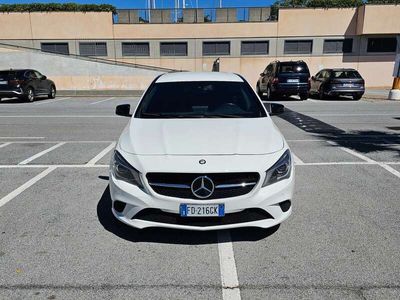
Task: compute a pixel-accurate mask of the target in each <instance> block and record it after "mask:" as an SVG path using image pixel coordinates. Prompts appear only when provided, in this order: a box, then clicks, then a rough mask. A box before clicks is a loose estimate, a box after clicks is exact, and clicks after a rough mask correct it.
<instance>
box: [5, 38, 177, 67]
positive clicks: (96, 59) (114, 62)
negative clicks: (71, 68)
mask: <svg viewBox="0 0 400 300" xmlns="http://www.w3.org/2000/svg"><path fill="white" fill-rule="evenodd" d="M0 47H5V48H11V49H24V50H28V51H33V52H41V53H45V54H49V55H58V56H64V57H71V58H75V59H80V60H85V61H91V62H97V63H103V64H109V65H117V66H124V67H131V68H140V69H146V70H151V71H158V72H182V71H184V70H177V69H169V68H163V67H157V66H151V65H142V64H136V63H128V62H122V61H118V60H112V59H106V58H99V57H94V56H82V55H78V54H63V53H55V52H46V51H42V50H41V49H38V48H32V47H26V46H20V45H13V44H7V43H0Z"/></svg>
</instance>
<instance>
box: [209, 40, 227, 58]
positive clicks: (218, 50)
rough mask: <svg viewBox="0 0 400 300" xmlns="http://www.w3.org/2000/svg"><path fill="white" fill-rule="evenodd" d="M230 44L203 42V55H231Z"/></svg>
mask: <svg viewBox="0 0 400 300" xmlns="http://www.w3.org/2000/svg"><path fill="white" fill-rule="evenodd" d="M230 54H231V43H230V42H203V55H205V56H208V55H211V56H212V55H230Z"/></svg>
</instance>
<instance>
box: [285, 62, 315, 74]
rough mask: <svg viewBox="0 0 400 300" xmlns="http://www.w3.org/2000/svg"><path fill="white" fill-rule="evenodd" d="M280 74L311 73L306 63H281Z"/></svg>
mask: <svg viewBox="0 0 400 300" xmlns="http://www.w3.org/2000/svg"><path fill="white" fill-rule="evenodd" d="M279 73H310V71H309V70H308V67H307V65H306V64H305V63H292V62H288V63H280V66H279Z"/></svg>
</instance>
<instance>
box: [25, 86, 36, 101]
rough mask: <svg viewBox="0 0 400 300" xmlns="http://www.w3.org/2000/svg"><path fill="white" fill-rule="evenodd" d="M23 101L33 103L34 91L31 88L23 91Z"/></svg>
mask: <svg viewBox="0 0 400 300" xmlns="http://www.w3.org/2000/svg"><path fill="white" fill-rule="evenodd" d="M24 99H25V101H27V102H33V101H35V91H34V89H33V88H31V87H28V88H27V89H26V91H25V95H24Z"/></svg>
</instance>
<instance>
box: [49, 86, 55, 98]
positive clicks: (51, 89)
mask: <svg viewBox="0 0 400 300" xmlns="http://www.w3.org/2000/svg"><path fill="white" fill-rule="evenodd" d="M55 97H56V87H55V86H54V85H52V86H51V87H50V91H49V94H48V98H49V99H54V98H55Z"/></svg>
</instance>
